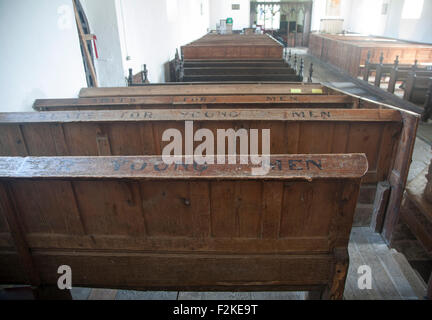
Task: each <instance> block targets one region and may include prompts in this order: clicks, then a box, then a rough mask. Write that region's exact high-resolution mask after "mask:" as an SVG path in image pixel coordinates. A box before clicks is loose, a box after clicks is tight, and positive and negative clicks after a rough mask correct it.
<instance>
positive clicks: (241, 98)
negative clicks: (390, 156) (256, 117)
mask: <svg viewBox="0 0 432 320" xmlns="http://www.w3.org/2000/svg"><path fill="white" fill-rule="evenodd" d="M320 90H321V89H316V94H312V95H296V94H294V95H293V94H290V95H202V96H144V97H103V98H102V97H99V98H79V99H37V100H35V102H34V104H33V109H35V110H37V111H62V110H73V109H74V108H79V109H81V110H86V109H87V110H92V109H95V108H101V109H102V108H109V107H112V108H117V109H127V108H140V109H153V108H156V107H159V106H160V105H165V106H167V107H169V106H171V107H176V106H179V107H181V106H191V107H193V106H195V107H201V106H202V105H205V106H206V107H208V108H212V107H213V106H214V105H217V106H218V107H219V108H220V107H221V105H222V106H224V105H225V106H226V108H229V107H231V105H232V104H237V105H241V106H242V107H244V108H251V107H254V106H255V107H256V106H257V104H260V106H262V107H266V106H267V105H269V104H271V105H272V106H275V105H281V106H283V107H290V106H289V105H290V104H307V105H308V107H309V106H313V105H322V104H334V105H335V106H337V105H338V104H341V105H343V106H346V105H347V104H352V103H353V101H354V98H352V97H350V96H345V95H322V94H319V93H320V92H323V91H322V90H321V91H320Z"/></svg>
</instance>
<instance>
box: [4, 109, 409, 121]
mask: <svg viewBox="0 0 432 320" xmlns="http://www.w3.org/2000/svg"><path fill="white" fill-rule="evenodd" d="M223 120H227V121H233V120H240V121H242V120H246V121H360V122H401V121H402V118H401V114H400V111H396V110H390V109H340V108H339V109H321V108H311V109H266V108H261V109H143V110H85V111H52V112H5V113H0V125H1V124H8V123H17V124H23V123H42V122H45V123H55V122H64V123H67V122H94V121H96V122H118V121H223Z"/></svg>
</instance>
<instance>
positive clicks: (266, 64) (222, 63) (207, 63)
mask: <svg viewBox="0 0 432 320" xmlns="http://www.w3.org/2000/svg"><path fill="white" fill-rule="evenodd" d="M183 66H184V68H215V67H216V68H284V67H286V66H287V63H286V62H285V61H284V60H283V59H274V60H226V59H224V60H184V61H183Z"/></svg>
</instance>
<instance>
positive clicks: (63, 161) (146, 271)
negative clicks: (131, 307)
mask: <svg viewBox="0 0 432 320" xmlns="http://www.w3.org/2000/svg"><path fill="white" fill-rule="evenodd" d="M308 161H309V163H310V164H311V165H310V166H306V165H305V166H304V168H303V170H301V171H299V170H298V166H297V168H296V170H293V168H292V167H293V166H292V163H293V162H295V163H296V164H299V163H303V164H305V163H308ZM276 162H277V163H278V164H279V165H276V166H274V167H273V169H272V170H271V171H270V172H269V173H268V175H266V176H253V175H252V174H251V165H250V164H244V165H239V164H237V165H206V166H199V167H196V166H189V167H188V166H186V165H184V166H183V165H174V164H173V165H170V166H167V167H165V165H164V163H163V162H162V160H161V159H160V158H159V157H154V156H151V157H79V158H74V157H35V158H33V157H25V158H22V157H0V206H1V208H2V210H1V211H0V244H1V245H0V248H1V249H0V283H5V284H8V283H14V284H31V285H33V286H35V287H37V286H56V285H57V280H58V277H59V276H60V275H59V274H58V273H57V269H58V268H59V266H60V265H68V266H70V267H71V269H72V272H73V276H72V285H73V286H77V287H80V286H81V287H103V288H119V289H133V290H185V291H189V290H193V291H202V290H204V291H208V290H220V291H227V290H236V291H261V290H264V291H268V290H279V291H280V290H293V291H315V292H318V295H319V296H320V297H321V298H324V299H341V298H342V296H343V291H344V286H345V279H346V275H347V270H348V265H349V257H348V252H347V245H348V241H349V235H350V230H351V225H352V219H353V214H354V209H355V204H356V200H357V196H358V193H359V185H360V180H361V178H362V176H363V175H364V173H365V172H366V171H367V160H366V157H365V156H364V155H363V154H343V155H273V156H272V158H271V163H276ZM116 164H118V165H116ZM161 168H164V169H163V170H162V169H161ZM303 199H307V205H306V203H305V202H303ZM314 296H316V295H314Z"/></svg>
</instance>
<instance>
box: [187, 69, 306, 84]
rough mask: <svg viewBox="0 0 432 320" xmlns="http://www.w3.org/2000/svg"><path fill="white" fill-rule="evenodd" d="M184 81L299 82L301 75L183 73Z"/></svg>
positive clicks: (301, 78)
mask: <svg viewBox="0 0 432 320" xmlns="http://www.w3.org/2000/svg"><path fill="white" fill-rule="evenodd" d="M185 71H186V70H185ZM183 81H185V82H209V81H216V82H220V81H292V82H301V81H303V77H302V76H300V75H296V74H271V73H265V74H261V73H258V74H255V73H253V72H252V74H218V75H214V74H212V75H209V74H205V75H184V76H183Z"/></svg>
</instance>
